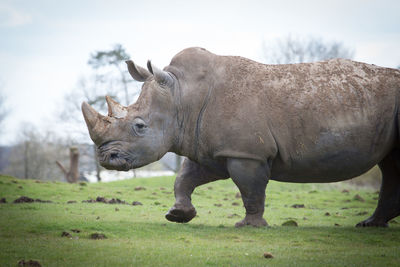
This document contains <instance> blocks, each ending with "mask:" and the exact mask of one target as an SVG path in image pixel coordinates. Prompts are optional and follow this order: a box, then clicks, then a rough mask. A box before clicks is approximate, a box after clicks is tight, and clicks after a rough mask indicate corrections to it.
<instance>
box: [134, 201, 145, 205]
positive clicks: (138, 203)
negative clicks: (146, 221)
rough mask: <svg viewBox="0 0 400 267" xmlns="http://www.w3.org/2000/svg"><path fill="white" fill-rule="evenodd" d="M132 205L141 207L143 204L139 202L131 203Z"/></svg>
mask: <svg viewBox="0 0 400 267" xmlns="http://www.w3.org/2000/svg"><path fill="white" fill-rule="evenodd" d="M132 205H133V206H142V205H143V204H142V202H139V201H133V202H132Z"/></svg>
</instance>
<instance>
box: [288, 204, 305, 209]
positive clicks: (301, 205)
mask: <svg viewBox="0 0 400 267" xmlns="http://www.w3.org/2000/svg"><path fill="white" fill-rule="evenodd" d="M291 207H292V208H295V209H299V208H305V206H304V204H293V205H292V206H291Z"/></svg>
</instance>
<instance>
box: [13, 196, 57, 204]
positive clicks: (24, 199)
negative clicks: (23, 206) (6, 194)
mask: <svg viewBox="0 0 400 267" xmlns="http://www.w3.org/2000/svg"><path fill="white" fill-rule="evenodd" d="M33 202H39V203H53V202H52V201H50V200H41V199H39V198H37V199H33V198H30V197H27V196H22V197H20V198H17V199H16V200H14V202H13V203H33Z"/></svg>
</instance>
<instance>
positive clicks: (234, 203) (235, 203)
mask: <svg viewBox="0 0 400 267" xmlns="http://www.w3.org/2000/svg"><path fill="white" fill-rule="evenodd" d="M239 205H240V204H239V203H238V202H232V206H239Z"/></svg>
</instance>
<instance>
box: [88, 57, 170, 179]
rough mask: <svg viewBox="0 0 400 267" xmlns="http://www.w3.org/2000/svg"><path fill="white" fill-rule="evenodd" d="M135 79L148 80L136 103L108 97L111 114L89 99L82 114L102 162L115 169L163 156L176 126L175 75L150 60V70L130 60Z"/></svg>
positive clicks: (125, 169)
mask: <svg viewBox="0 0 400 267" xmlns="http://www.w3.org/2000/svg"><path fill="white" fill-rule="evenodd" d="M126 63H127V65H128V71H129V73H130V74H131V76H132V78H133V79H135V80H137V81H140V82H144V84H143V85H142V90H141V93H140V95H139V98H138V100H137V101H136V103H134V104H132V105H130V106H127V107H125V106H122V105H120V104H119V103H117V102H116V101H114V100H113V99H112V98H111V97H109V96H106V101H107V105H108V115H107V116H103V115H101V114H99V113H98V112H97V111H96V110H94V109H93V108H92V107H91V106H90V105H89V104H87V103H86V102H83V103H82V113H83V116H84V118H85V122H86V125H87V127H88V130H89V134H90V138H91V139H92V140H93V142H94V143H95V144H96V146H97V153H98V159H99V162H100V164H101V165H102V166H103V167H105V168H107V169H113V170H120V171H121V170H124V171H127V170H129V169H134V168H138V167H141V166H144V165H147V164H149V163H151V162H154V161H156V160H158V159H160V158H161V157H162V156H163V155H164V154H165V153H166V152H168V151H169V150H170V149H171V146H172V145H173V139H174V136H175V130H174V129H175V128H176V119H174V118H176V116H175V112H176V108H175V107H174V106H175V104H174V96H173V95H174V88H175V86H176V84H177V81H176V78H175V76H174V75H173V74H171V73H170V72H167V71H163V70H160V69H158V68H156V67H155V66H154V65H152V64H151V62H150V61H149V62H148V63H147V68H148V70H146V69H144V68H142V67H140V66H137V65H136V64H135V63H133V62H132V61H131V60H128V61H126Z"/></svg>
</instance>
